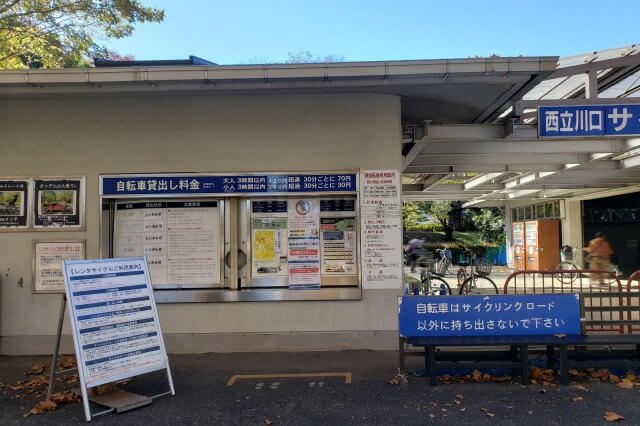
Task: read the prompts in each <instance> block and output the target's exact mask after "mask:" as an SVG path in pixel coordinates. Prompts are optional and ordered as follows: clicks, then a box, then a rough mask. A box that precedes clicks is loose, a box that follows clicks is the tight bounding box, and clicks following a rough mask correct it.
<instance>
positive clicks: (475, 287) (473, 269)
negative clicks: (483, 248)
mask: <svg viewBox="0 0 640 426" xmlns="http://www.w3.org/2000/svg"><path fill="white" fill-rule="evenodd" d="M464 251H465V252H466V253H468V255H469V262H468V263H467V262H464V261H461V262H460V269H458V283H459V284H458V285H459V286H460V289H459V294H498V286H497V285H496V283H495V282H494V281H493V280H492V279H491V278H489V274H491V268H492V266H493V265H492V262H490V261H488V260H487V259H483V258H479V257H477V255H476V253H474V252H473V251H471V250H469V249H467V248H465V250H464Z"/></svg>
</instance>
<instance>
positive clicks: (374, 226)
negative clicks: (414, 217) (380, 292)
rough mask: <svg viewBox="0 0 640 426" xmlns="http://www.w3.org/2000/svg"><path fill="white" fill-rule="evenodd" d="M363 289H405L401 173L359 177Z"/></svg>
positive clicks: (369, 172) (367, 172)
mask: <svg viewBox="0 0 640 426" xmlns="http://www.w3.org/2000/svg"><path fill="white" fill-rule="evenodd" d="M360 186H361V190H360V221H361V235H362V239H361V244H362V260H363V262H362V264H363V266H362V268H363V271H362V288H395V289H400V288H401V287H402V200H401V194H402V188H401V186H400V172H399V171H398V170H365V171H363V172H362V173H361V174H360Z"/></svg>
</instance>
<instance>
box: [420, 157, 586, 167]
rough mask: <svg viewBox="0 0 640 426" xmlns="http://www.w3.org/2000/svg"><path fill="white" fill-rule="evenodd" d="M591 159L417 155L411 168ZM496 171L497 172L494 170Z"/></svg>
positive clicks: (582, 161)
mask: <svg viewBox="0 0 640 426" xmlns="http://www.w3.org/2000/svg"><path fill="white" fill-rule="evenodd" d="M590 159H591V157H590V156H589V155H587V154H567V153H561V154H543V153H540V154H536V155H522V154H496V155H492V154H470V155H445V154H442V155H440V154H438V155H418V157H416V159H415V160H414V161H413V163H412V164H411V165H412V166H448V165H461V164H469V165H476V164H485V165H488V164H505V165H514V164H531V163H550V164H565V163H584V162H585V161H589V160H590ZM496 171H498V170H496Z"/></svg>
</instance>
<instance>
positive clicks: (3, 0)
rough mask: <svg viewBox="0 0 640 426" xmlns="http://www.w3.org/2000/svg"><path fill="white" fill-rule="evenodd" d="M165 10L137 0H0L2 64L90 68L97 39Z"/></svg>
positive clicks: (118, 34) (127, 31)
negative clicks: (145, 4) (146, 5)
mask: <svg viewBox="0 0 640 426" xmlns="http://www.w3.org/2000/svg"><path fill="white" fill-rule="evenodd" d="M163 19H164V11H163V10H160V9H155V8H152V7H145V6H142V5H141V4H140V2H139V1H137V0H0V68H5V69H11V68H42V67H44V68H59V67H81V66H88V65H89V62H88V57H89V56H90V55H91V54H92V52H97V51H100V50H105V48H104V47H100V46H99V45H98V42H97V41H98V40H104V39H108V38H124V37H127V36H129V35H131V33H132V32H133V29H134V25H135V24H137V23H143V22H160V21H162V20H163Z"/></svg>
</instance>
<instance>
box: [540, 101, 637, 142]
mask: <svg viewBox="0 0 640 426" xmlns="http://www.w3.org/2000/svg"><path fill="white" fill-rule="evenodd" d="M538 135H539V136H540V137H541V138H546V137H554V138H557V137H583V136H632V135H640V104H638V105H622V104H621V105H579V106H548V107H539V108H538Z"/></svg>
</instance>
